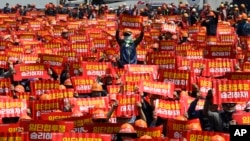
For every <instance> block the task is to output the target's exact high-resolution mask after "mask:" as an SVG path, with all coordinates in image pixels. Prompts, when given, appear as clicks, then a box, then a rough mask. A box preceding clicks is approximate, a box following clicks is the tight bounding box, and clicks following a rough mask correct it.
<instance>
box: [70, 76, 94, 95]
mask: <svg viewBox="0 0 250 141" xmlns="http://www.w3.org/2000/svg"><path fill="white" fill-rule="evenodd" d="M71 81H72V85H73V87H74V90H75V91H76V92H78V93H79V94H85V93H91V88H92V84H93V83H94V81H95V80H94V79H93V78H90V77H87V78H86V77H83V76H75V77H71Z"/></svg>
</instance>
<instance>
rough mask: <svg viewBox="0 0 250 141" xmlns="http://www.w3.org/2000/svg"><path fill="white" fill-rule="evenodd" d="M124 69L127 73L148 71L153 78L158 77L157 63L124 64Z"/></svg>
mask: <svg viewBox="0 0 250 141" xmlns="http://www.w3.org/2000/svg"><path fill="white" fill-rule="evenodd" d="M124 68H125V71H127V72H128V73H150V74H152V75H153V78H154V79H157V78H158V69H159V66H158V65H131V64H129V65H125V66H124Z"/></svg>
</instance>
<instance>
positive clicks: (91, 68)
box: [82, 62, 111, 76]
mask: <svg viewBox="0 0 250 141" xmlns="http://www.w3.org/2000/svg"><path fill="white" fill-rule="evenodd" d="M109 68H111V63H99V62H84V63H82V69H83V70H84V71H83V76H103V75H106V73H107V70H108V69H109Z"/></svg>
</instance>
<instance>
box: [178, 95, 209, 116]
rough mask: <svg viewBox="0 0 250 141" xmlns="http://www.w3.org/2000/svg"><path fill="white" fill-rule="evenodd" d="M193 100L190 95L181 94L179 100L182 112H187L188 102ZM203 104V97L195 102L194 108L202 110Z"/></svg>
mask: <svg viewBox="0 0 250 141" xmlns="http://www.w3.org/2000/svg"><path fill="white" fill-rule="evenodd" d="M194 100H195V98H193V97H190V96H183V95H182V96H181V99H180V102H181V103H182V105H183V107H184V108H183V110H184V112H187V110H188V108H189V106H190V104H191V103H192V102H193V101H194ZM204 104H205V100H203V99H199V101H198V102H197V104H196V107H195V110H202V109H204Z"/></svg>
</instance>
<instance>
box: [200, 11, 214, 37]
mask: <svg viewBox="0 0 250 141" xmlns="http://www.w3.org/2000/svg"><path fill="white" fill-rule="evenodd" d="M217 25H218V15H216V14H215V13H214V12H213V11H210V12H209V14H208V15H207V17H206V19H204V20H203V21H202V22H201V26H205V27H206V29H207V35H208V36H215V35H216V33H217Z"/></svg>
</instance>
